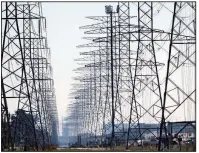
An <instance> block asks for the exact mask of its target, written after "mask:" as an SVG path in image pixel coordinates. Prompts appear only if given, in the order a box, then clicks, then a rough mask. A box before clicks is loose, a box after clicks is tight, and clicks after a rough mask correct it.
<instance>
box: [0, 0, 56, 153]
mask: <svg viewBox="0 0 199 153" xmlns="http://www.w3.org/2000/svg"><path fill="white" fill-rule="evenodd" d="M45 26H46V25H45V18H44V17H43V16H42V14H41V4H40V3H36V2H34V3H33V2H31V3H28V2H19V3H18V2H3V3H2V33H3V34H2V37H3V39H2V52H1V57H2V61H1V67H2V75H1V82H2V103H1V104H2V107H1V112H2V113H1V114H2V118H3V122H2V124H3V125H5V128H2V140H3V141H2V146H3V147H4V148H10V147H11V149H12V150H14V146H17V147H23V148H24V150H37V151H38V150H44V149H45V147H47V145H50V144H51V143H52V142H54V140H55V139H56V137H57V134H55V133H56V131H57V126H58V125H57V121H58V117H57V108H56V101H55V94H54V87H53V86H54V84H53V78H52V67H51V65H50V60H49V59H50V50H49V48H48V45H47V38H46V36H45V35H46V34H45ZM14 111H15V112H14ZM55 124H56V125H55ZM54 143H55V142H54Z"/></svg>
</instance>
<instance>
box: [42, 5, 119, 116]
mask: <svg viewBox="0 0 199 153" xmlns="http://www.w3.org/2000/svg"><path fill="white" fill-rule="evenodd" d="M108 4H112V5H113V6H114V5H117V3H104V2H98V3H97V2H81V3H79V2H43V3H42V9H43V15H44V16H45V17H46V22H47V37H48V45H49V47H50V48H51V61H52V66H53V76H54V80H55V90H56V100H57V107H58V114H59V117H61V116H65V115H66V105H67V102H68V101H69V99H68V94H69V92H70V84H71V82H72V77H73V72H72V70H73V69H75V68H77V65H76V64H75V62H74V59H75V58H77V57H78V55H79V51H80V49H77V48H76V46H77V45H80V44H84V43H85V40H82V39H81V37H83V36H85V35H84V32H83V30H80V29H79V27H80V26H84V25H87V24H88V25H89V24H93V23H94V22H93V21H92V20H89V19H86V18H85V17H86V16H101V15H105V5H108Z"/></svg>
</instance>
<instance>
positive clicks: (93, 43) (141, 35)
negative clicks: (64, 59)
mask: <svg viewBox="0 0 199 153" xmlns="http://www.w3.org/2000/svg"><path fill="white" fill-rule="evenodd" d="M154 3H155V4H154ZM131 4H133V5H135V6H136V7H137V10H138V11H137V13H135V14H131V9H130V8H131V7H130V6H131ZM173 4H174V8H175V9H174V11H172V12H171V13H172V14H173V24H172V29H171V30H170V31H166V30H161V29H155V28H154V27H155V26H154V23H155V16H156V15H157V14H158V13H160V12H161V8H163V7H166V6H165V5H164V4H162V3H156V2H132V3H130V2H119V3H118V6H117V9H116V12H114V11H111V12H109V13H108V14H107V16H91V17H87V18H89V19H92V20H94V21H96V23H94V24H92V25H86V26H82V27H80V29H85V32H84V33H85V34H86V35H87V36H85V37H83V39H86V40H88V41H89V43H88V44H84V45H79V46H77V47H78V48H87V49H88V51H87V52H85V51H84V52H80V55H81V58H78V59H76V60H75V61H76V62H78V64H79V65H81V66H80V67H79V68H77V69H76V70H75V72H76V74H77V76H75V77H74V80H76V84H73V86H72V92H71V100H72V101H71V104H70V106H72V107H69V110H70V111H71V113H70V115H69V118H68V124H70V123H74V125H75V126H76V128H72V129H73V131H75V132H74V133H75V134H76V136H78V135H79V136H80V137H81V138H83V141H81V143H82V142H84V143H85V144H87V145H89V143H91V142H92V143H98V144H99V143H101V144H105V145H106V146H110V147H111V148H113V149H114V146H115V145H122V146H123V147H124V148H126V149H130V148H131V147H132V146H133V145H134V144H135V143H137V142H138V140H143V136H144V135H145V133H151V134H152V135H154V136H155V137H156V138H157V139H159V150H161V149H163V148H164V147H165V146H167V144H166V145H164V147H162V146H163V141H162V137H163V135H165V136H166V138H167V135H168V126H167V125H166V122H171V121H172V116H174V117H173V118H175V115H176V113H177V112H178V111H181V109H180V106H183V107H184V109H186V107H185V105H183V103H184V102H185V101H186V102H187V103H188V104H190V103H192V105H191V108H192V109H194V108H195V81H194V80H195V77H194V76H195V53H196V51H195V43H196V42H195V35H196V34H195V27H196V26H195V22H196V20H195V12H194V11H195V3H194V2H193V3H192V2H187V3H185V2H176V3H173ZM158 6H160V7H158ZM157 7H158V8H157ZM135 20H136V22H135ZM132 23H133V24H132ZM165 43H166V44H167V45H165ZM169 44H170V45H169ZM159 52H166V53H167V56H168V62H167V63H166V62H162V61H161V59H159V58H160V57H159V56H158V54H159ZM180 69H181V70H180ZM178 70H179V71H180V72H177V71H178ZM182 72H186V75H184V76H183V75H181V74H180V73H182ZM165 74H166V77H165ZM189 74H191V75H190V76H188V75H189ZM179 77H180V78H179ZM176 79H177V80H176ZM190 79H191V80H192V81H191V83H190V84H191V85H190V87H188V80H190ZM178 80H180V81H182V82H183V83H182V82H180V81H178ZM77 97H78V100H77ZM77 101H78V102H77ZM186 106H188V105H186ZM77 110H78V115H77V112H76V111H77ZM75 112H76V113H75ZM75 114H76V115H75ZM184 115H185V116H188V114H187V112H186V113H184ZM77 116H78V118H79V120H77V119H76V120H74V119H75V118H77ZM185 120H188V121H190V120H191V121H194V120H195V118H194V117H193V115H192V117H189V118H188V119H185ZM145 123H146V124H150V123H153V124H156V127H145V126H144V124H145ZM71 126H72V124H71Z"/></svg>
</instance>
